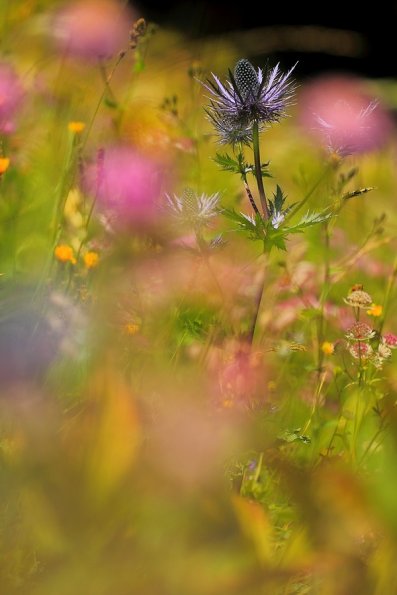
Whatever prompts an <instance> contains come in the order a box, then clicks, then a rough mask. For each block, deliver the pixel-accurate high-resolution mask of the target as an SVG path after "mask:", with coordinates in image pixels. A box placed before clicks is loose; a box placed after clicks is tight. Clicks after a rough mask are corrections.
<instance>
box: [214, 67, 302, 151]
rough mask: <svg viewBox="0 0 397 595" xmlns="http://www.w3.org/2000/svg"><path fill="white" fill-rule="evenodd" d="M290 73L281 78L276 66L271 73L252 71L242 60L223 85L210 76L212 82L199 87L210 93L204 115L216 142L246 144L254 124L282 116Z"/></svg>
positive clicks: (289, 91) (290, 83) (288, 97)
mask: <svg viewBox="0 0 397 595" xmlns="http://www.w3.org/2000/svg"><path fill="white" fill-rule="evenodd" d="M293 69H294V67H293V68H291V69H290V70H289V71H288V72H287V73H286V74H283V73H282V72H281V71H280V68H279V64H277V65H276V66H275V67H274V68H271V69H266V70H262V69H261V68H258V69H257V70H256V69H255V68H254V67H253V65H252V64H251V62H249V60H246V59H245V58H243V59H242V60H239V61H238V62H237V64H236V66H235V68H234V73H232V72H231V71H229V80H227V81H226V83H225V84H224V85H223V84H222V83H221V81H220V80H219V78H218V77H217V76H216V75H215V74H212V77H213V79H214V80H213V81H211V80H208V81H207V82H206V83H203V85H204V87H205V88H206V89H207V90H208V91H209V92H210V93H211V96H210V106H209V107H208V108H207V113H208V116H209V118H210V120H211V122H212V123H213V124H214V126H215V129H216V130H217V132H218V134H219V137H220V142H222V143H231V144H235V143H236V142H245V143H247V142H250V141H251V139H252V125H253V123H254V122H255V121H256V122H258V124H259V125H260V126H266V125H269V124H272V123H273V122H277V121H278V120H279V119H280V118H281V117H282V116H284V115H285V109H286V107H287V105H288V104H289V103H290V100H291V97H292V95H293V92H294V89H295V86H294V83H293V81H292V80H291V78H290V75H291V72H292V71H293Z"/></svg>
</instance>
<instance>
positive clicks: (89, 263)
mask: <svg viewBox="0 0 397 595" xmlns="http://www.w3.org/2000/svg"><path fill="white" fill-rule="evenodd" d="M98 263H99V254H98V253H97V252H93V251H91V252H86V253H85V254H84V264H85V266H86V267H87V269H93V268H95V267H96V266H97V265H98Z"/></svg>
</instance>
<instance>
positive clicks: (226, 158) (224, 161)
mask: <svg viewBox="0 0 397 595" xmlns="http://www.w3.org/2000/svg"><path fill="white" fill-rule="evenodd" d="M214 161H215V163H217V164H218V165H219V166H220V167H221V169H222V170H223V171H231V172H233V173H237V174H240V173H241V160H239V161H236V160H235V159H233V158H232V157H230V155H228V154H227V153H224V154H223V155H222V153H217V154H216V156H215V157H214Z"/></svg>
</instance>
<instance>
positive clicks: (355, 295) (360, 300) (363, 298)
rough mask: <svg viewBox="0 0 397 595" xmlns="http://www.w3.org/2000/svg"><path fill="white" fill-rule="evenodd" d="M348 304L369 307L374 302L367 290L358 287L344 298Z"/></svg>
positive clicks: (355, 306)
mask: <svg viewBox="0 0 397 595" xmlns="http://www.w3.org/2000/svg"><path fill="white" fill-rule="evenodd" d="M344 301H345V302H346V304H348V305H349V306H352V307H353V308H363V309H368V308H369V307H370V306H371V304H372V298H371V296H370V295H369V293H367V292H366V291H363V290H362V289H357V290H355V291H352V292H351V293H349V295H348V296H347V298H345V300H344Z"/></svg>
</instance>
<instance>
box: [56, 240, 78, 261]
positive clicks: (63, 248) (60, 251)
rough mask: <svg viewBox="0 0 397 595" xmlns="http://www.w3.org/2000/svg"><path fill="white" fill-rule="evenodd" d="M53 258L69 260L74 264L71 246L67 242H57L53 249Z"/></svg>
mask: <svg viewBox="0 0 397 595" xmlns="http://www.w3.org/2000/svg"><path fill="white" fill-rule="evenodd" d="M54 254H55V258H56V259H57V260H59V262H71V263H72V264H76V259H75V257H74V252H73V248H72V247H71V246H68V245H67V244H59V245H58V246H57V247H56V248H55V250H54Z"/></svg>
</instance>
